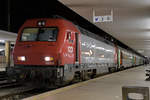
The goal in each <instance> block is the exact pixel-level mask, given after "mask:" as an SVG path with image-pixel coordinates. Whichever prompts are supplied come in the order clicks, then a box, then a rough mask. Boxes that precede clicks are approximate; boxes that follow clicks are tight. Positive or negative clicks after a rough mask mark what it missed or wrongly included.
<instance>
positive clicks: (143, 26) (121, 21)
mask: <svg viewBox="0 0 150 100" xmlns="http://www.w3.org/2000/svg"><path fill="white" fill-rule="evenodd" d="M61 2H62V3H63V4H65V5H66V6H68V7H69V8H71V9H72V10H74V11H75V12H77V13H78V14H79V15H81V16H82V17H84V18H85V19H87V20H88V21H90V22H93V19H92V10H93V9H94V10H95V14H96V15H97V16H103V15H108V14H110V10H113V22H103V23H95V25H96V26H97V27H99V28H101V29H103V30H104V31H105V32H107V33H109V34H110V35H112V36H114V37H115V38H117V39H118V40H120V41H122V42H123V43H125V44H126V45H128V46H129V47H132V48H133V49H135V50H137V51H140V52H141V53H142V54H143V55H145V56H150V0H61Z"/></svg>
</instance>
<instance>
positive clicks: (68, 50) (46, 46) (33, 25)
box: [13, 19, 80, 83]
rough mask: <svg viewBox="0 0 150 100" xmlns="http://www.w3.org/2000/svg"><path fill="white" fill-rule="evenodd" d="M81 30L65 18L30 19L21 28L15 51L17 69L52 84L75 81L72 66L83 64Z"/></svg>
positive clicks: (27, 76)
mask: <svg viewBox="0 0 150 100" xmlns="http://www.w3.org/2000/svg"><path fill="white" fill-rule="evenodd" d="M79 33H80V32H79V31H78V30H77V28H76V27H75V26H74V25H73V24H72V23H71V22H69V21H67V20H64V19H31V20H27V21H26V22H25V23H24V25H23V26H22V27H21V29H20V30H19V33H18V38H17V41H16V45H15V48H14V52H13V57H14V65H15V68H14V69H15V72H16V73H17V72H18V73H20V75H21V74H22V76H23V77H25V78H29V76H30V78H33V79H35V78H38V80H41V79H44V80H48V81H50V82H49V83H55V82H57V83H58V81H61V82H62V81H70V80H72V79H73V77H74V74H73V71H72V66H78V64H79V63H80V56H79V55H78V54H79V53H80V45H79V44H80V41H79V40H78V38H79V37H80V34H79ZM64 66H65V69H67V70H68V69H69V70H70V71H66V70H65V69H64ZM69 67H70V68H69ZM65 71H66V73H65Z"/></svg>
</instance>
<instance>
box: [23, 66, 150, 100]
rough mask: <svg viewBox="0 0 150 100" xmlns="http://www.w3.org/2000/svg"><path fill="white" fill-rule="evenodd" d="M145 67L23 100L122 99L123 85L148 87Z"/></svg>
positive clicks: (149, 84) (148, 82)
mask: <svg viewBox="0 0 150 100" xmlns="http://www.w3.org/2000/svg"><path fill="white" fill-rule="evenodd" d="M148 66H150V65H148ZM145 67H147V66H140V67H135V68H131V69H127V70H124V71H120V72H116V73H113V74H108V75H105V76H101V77H98V78H95V79H92V80H88V81H84V82H80V83H77V84H74V85H71V86H67V87H64V88H60V89H57V90H53V91H50V92H46V93H43V94H40V95H35V96H33V97H29V98H25V99H23V100H122V87H123V86H145V87H150V81H145V79H146V76H145Z"/></svg>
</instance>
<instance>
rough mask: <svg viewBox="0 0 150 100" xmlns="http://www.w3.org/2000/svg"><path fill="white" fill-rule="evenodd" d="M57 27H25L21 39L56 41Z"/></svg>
mask: <svg viewBox="0 0 150 100" xmlns="http://www.w3.org/2000/svg"><path fill="white" fill-rule="evenodd" d="M57 34H58V29H57V28H25V29H24V30H23V33H22V36H21V41H56V39H57Z"/></svg>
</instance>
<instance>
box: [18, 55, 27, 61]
mask: <svg viewBox="0 0 150 100" xmlns="http://www.w3.org/2000/svg"><path fill="white" fill-rule="evenodd" d="M17 59H18V60H19V61H26V58H25V56H19V57H18V58H17Z"/></svg>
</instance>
